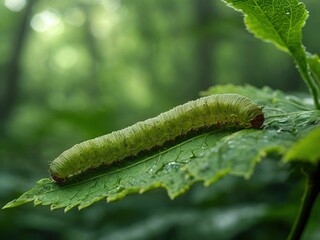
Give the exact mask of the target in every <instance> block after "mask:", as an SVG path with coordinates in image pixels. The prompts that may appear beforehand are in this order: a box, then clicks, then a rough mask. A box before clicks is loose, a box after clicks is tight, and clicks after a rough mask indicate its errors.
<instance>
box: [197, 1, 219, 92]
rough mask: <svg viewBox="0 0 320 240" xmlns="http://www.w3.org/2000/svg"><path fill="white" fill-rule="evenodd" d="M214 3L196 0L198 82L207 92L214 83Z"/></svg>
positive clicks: (201, 88)
mask: <svg viewBox="0 0 320 240" xmlns="http://www.w3.org/2000/svg"><path fill="white" fill-rule="evenodd" d="M213 4H214V3H213V1H210V0H194V11H195V18H196V19H195V21H196V27H197V28H198V29H197V30H196V31H197V32H198V34H197V38H198V41H197V44H196V49H195V51H196V53H195V54H196V59H198V61H197V62H198V74H197V76H198V79H197V80H198V82H199V87H200V90H206V89H207V88H208V87H210V86H211V85H212V84H213V83H214V71H213V67H214V63H213V52H214V45H215V39H214V38H213V34H212V28H211V26H212V24H213V23H214V19H215V16H216V14H215V12H214V6H213Z"/></svg>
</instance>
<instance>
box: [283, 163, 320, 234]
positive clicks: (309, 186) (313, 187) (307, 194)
mask: <svg viewBox="0 0 320 240" xmlns="http://www.w3.org/2000/svg"><path fill="white" fill-rule="evenodd" d="M305 174H306V176H307V181H306V186H305V191H304V194H303V197H302V199H301V205H300V210H299V214H298V215H297V217H296V220H295V222H294V225H293V226H292V228H291V232H290V234H289V237H288V240H299V239H300V237H301V236H302V233H303V231H304V229H305V226H306V224H307V222H308V219H309V216H310V213H311V210H312V207H313V205H314V203H315V200H316V199H317V196H318V194H319V192H320V164H319V165H318V167H317V169H316V170H315V171H313V172H308V173H305Z"/></svg>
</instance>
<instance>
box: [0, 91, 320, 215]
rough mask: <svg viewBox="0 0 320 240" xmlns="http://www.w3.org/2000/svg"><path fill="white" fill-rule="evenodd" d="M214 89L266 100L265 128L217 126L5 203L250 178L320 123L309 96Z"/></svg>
mask: <svg viewBox="0 0 320 240" xmlns="http://www.w3.org/2000/svg"><path fill="white" fill-rule="evenodd" d="M210 92H212V93H215V92H238V93H240V94H242V95H246V96H249V97H251V98H252V99H253V100H257V102H259V104H261V105H263V106H264V112H265V115H266V117H267V119H266V122H265V127H264V129H263V130H262V129H261V130H256V129H245V130H221V129H218V130H215V131H212V132H209V133H205V134H202V135H199V136H196V137H194V138H192V139H189V140H187V141H185V142H183V143H180V144H178V145H175V146H173V147H171V148H168V149H165V150H163V151H159V152H156V153H154V154H152V155H149V156H145V157H141V158H139V159H136V160H134V161H128V162H125V163H124V164H123V165H122V166H119V165H118V166H115V167H113V168H111V169H110V170H108V171H100V172H97V173H95V174H91V175H88V176H85V177H84V178H83V179H82V180H79V181H78V182H75V183H73V184H71V185H67V186H63V187H59V186H58V185H57V184H56V183H54V182H53V181H52V180H51V179H49V178H46V179H42V180H40V181H39V182H38V183H37V185H36V186H35V187H34V188H33V189H31V190H30V191H28V192H26V193H25V194H23V195H22V196H21V197H20V198H18V199H16V200H13V201H12V202H10V203H8V204H7V205H6V206H5V207H4V208H9V207H15V206H18V205H21V204H24V203H26V202H31V201H34V203H35V204H36V205H37V204H43V205H50V206H51V209H56V208H65V211H67V210H70V209H71V208H73V207H75V206H78V208H79V209H81V208H84V207H88V206H90V205H91V204H92V203H94V202H96V201H99V200H101V199H105V198H106V199H107V201H114V200H118V199H121V198H123V197H124V196H126V195H127V194H129V193H143V192H145V191H147V190H151V189H154V188H158V187H163V188H165V189H166V190H167V192H168V194H169V196H170V198H175V197H177V196H178V195H180V194H182V193H183V192H185V191H186V190H188V189H189V188H190V187H191V185H192V184H193V183H195V182H198V181H203V182H204V183H205V184H206V185H208V184H211V183H214V182H215V181H218V180H219V179H220V178H221V177H223V176H225V175H236V176H241V177H245V178H249V177H250V176H251V175H252V173H253V171H254V167H255V166H256V164H257V163H258V162H259V161H260V160H261V159H262V158H264V157H265V156H267V155H268V154H270V153H275V154H279V155H282V154H285V153H286V152H287V150H288V149H289V148H290V147H291V146H292V145H293V144H294V143H295V142H296V141H297V140H298V139H300V138H301V137H303V136H305V135H306V134H307V133H308V132H309V131H311V130H312V129H313V128H315V127H316V126H318V125H319V121H320V111H316V110H310V109H312V106H309V105H307V104H304V102H308V99H304V98H297V97H293V96H286V95H284V94H283V93H281V92H279V91H277V92H275V91H272V90H271V89H269V88H264V89H262V90H259V89H256V88H254V87H250V86H246V87H235V86H232V85H227V86H226V87H223V86H219V87H216V88H212V89H211V90H210ZM309 108H310V109H309Z"/></svg>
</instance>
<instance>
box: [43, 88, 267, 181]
mask: <svg viewBox="0 0 320 240" xmlns="http://www.w3.org/2000/svg"><path fill="white" fill-rule="evenodd" d="M263 122H264V114H263V112H262V109H261V107H259V106H258V105H257V104H256V103H254V102H253V101H252V100H250V99H249V98H247V97H244V96H241V95H238V94H215V95H210V96H207V97H202V98H199V99H197V100H194V101H190V102H187V103H185V104H183V105H180V106H177V107H175V108H173V109H171V110H169V111H167V112H164V113H161V114H160V115H158V116H157V117H154V118H150V119H147V120H145V121H142V122H138V123H136V124H134V125H132V126H130V127H127V128H124V129H122V130H118V131H114V132H112V133H109V134H107V135H103V136H101V137H97V138H94V139H91V140H88V141H84V142H82V143H79V144H76V145H74V146H73V147H72V148H70V149H68V150H66V151H64V152H63V153H62V154H61V155H60V156H58V157H57V158H56V159H54V160H53V161H52V162H51V163H50V167H49V171H50V174H51V177H52V178H53V179H54V180H55V181H56V182H58V183H60V184H62V183H65V182H67V181H68V180H69V179H70V178H72V177H74V176H77V175H79V174H81V173H83V172H85V171H87V170H89V169H95V168H98V167H100V166H106V165H111V164H112V163H114V162H118V161H121V160H124V159H126V158H128V157H133V156H136V155H137V154H139V153H141V152H144V151H148V150H151V149H153V148H154V147H160V146H163V145H164V144H166V143H167V142H170V141H174V140H175V139H176V138H178V137H180V136H184V135H187V134H188V133H190V132H195V131H199V130H201V129H206V128H208V129H209V128H210V129H212V128H225V127H236V128H260V127H261V126H262V124H263Z"/></svg>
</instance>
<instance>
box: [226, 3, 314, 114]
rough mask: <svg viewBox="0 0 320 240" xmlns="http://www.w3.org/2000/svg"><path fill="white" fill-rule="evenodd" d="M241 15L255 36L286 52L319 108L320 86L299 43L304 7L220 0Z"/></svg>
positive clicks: (306, 16) (304, 14)
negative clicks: (291, 58) (319, 95)
mask: <svg viewBox="0 0 320 240" xmlns="http://www.w3.org/2000/svg"><path fill="white" fill-rule="evenodd" d="M222 1H224V2H226V3H228V5H229V6H231V7H232V8H234V9H235V10H238V11H241V12H242V13H243V14H244V20H245V24H246V26H247V29H248V30H249V31H250V32H252V33H253V34H254V35H255V37H257V38H260V39H262V40H265V41H269V42H272V43H273V44H274V45H276V46H277V47H278V48H279V49H281V50H283V51H285V52H288V53H289V54H290V55H291V56H292V57H293V59H294V61H295V63H296V66H297V68H298V70H299V72H300V74H301V76H302V78H303V79H304V81H305V82H306V84H307V85H308V87H309V90H310V93H311V94H312V96H313V97H314V102H315V105H316V108H317V109H319V108H320V103H319V99H318V94H319V86H318V85H317V83H316V82H315V80H314V79H313V76H312V75H311V72H310V70H309V69H310V66H309V62H312V63H315V61H313V60H312V59H310V60H309V62H308V60H307V53H306V50H305V47H304V46H303V44H302V28H303V26H304V25H305V22H306V19H307V18H308V11H307V10H306V8H305V5H304V4H303V3H302V2H300V1H298V0H285V1H283V0H222Z"/></svg>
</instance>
